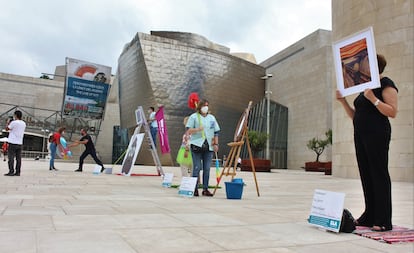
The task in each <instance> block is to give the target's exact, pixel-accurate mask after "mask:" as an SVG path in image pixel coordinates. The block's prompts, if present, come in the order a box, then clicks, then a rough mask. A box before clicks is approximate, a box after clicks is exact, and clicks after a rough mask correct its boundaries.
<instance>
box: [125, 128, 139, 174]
mask: <svg viewBox="0 0 414 253" xmlns="http://www.w3.org/2000/svg"><path fill="white" fill-rule="evenodd" d="M143 139H144V133H136V132H135V133H134V135H132V137H131V140H130V141H129V144H128V149H127V152H126V154H125V157H124V161H123V162H122V169H121V171H122V175H124V176H130V175H131V171H132V166H133V165H134V164H135V160H136V159H137V156H138V151H139V149H140V148H141V144H142V140H143Z"/></svg>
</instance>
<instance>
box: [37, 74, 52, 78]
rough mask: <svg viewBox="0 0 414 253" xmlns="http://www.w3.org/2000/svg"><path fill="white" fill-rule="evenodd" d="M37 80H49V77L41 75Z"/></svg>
mask: <svg viewBox="0 0 414 253" xmlns="http://www.w3.org/2000/svg"><path fill="white" fill-rule="evenodd" d="M39 78H41V79H50V77H49V76H48V75H45V74H43V75H41V76H40V77H39Z"/></svg>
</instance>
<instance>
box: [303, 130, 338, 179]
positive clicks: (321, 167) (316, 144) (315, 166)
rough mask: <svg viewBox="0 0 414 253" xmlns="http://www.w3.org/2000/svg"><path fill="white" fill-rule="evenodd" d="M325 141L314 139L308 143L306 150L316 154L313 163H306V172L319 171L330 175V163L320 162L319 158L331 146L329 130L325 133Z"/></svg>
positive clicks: (330, 132) (330, 131)
mask: <svg viewBox="0 0 414 253" xmlns="http://www.w3.org/2000/svg"><path fill="white" fill-rule="evenodd" d="M325 136H326V138H325V139H319V138H317V137H314V138H312V139H310V140H309V141H308V143H307V144H306V146H307V147H308V149H310V150H312V151H313V152H315V154H316V161H315V162H306V163H305V170H306V171H321V172H325V174H327V175H331V174H332V162H320V161H319V157H320V156H321V154H322V153H323V151H324V150H325V149H326V148H327V147H328V146H329V145H332V130H331V129H329V130H328V131H326V132H325Z"/></svg>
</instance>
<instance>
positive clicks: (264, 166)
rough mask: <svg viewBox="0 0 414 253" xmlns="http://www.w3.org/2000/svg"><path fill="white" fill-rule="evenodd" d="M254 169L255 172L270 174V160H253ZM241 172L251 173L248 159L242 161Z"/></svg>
mask: <svg viewBox="0 0 414 253" xmlns="http://www.w3.org/2000/svg"><path fill="white" fill-rule="evenodd" d="M253 164H254V169H255V171H256V172H270V171H271V163H270V160H266V159H258V158H253ZM241 170H242V171H252V166H251V163H250V159H243V160H242V162H241Z"/></svg>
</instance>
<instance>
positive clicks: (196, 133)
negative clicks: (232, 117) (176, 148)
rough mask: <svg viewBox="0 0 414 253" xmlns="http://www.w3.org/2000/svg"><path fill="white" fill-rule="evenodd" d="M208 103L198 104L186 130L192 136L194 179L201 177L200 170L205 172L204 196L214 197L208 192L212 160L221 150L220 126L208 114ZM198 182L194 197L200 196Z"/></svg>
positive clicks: (204, 101)
mask: <svg viewBox="0 0 414 253" xmlns="http://www.w3.org/2000/svg"><path fill="white" fill-rule="evenodd" d="M208 105H209V103H208V101H207V100H204V99H203V100H200V102H199V103H198V104H197V108H196V110H197V111H196V112H195V113H193V114H191V115H190V117H189V118H188V121H187V125H186V128H187V130H188V132H189V134H191V141H190V148H191V156H192V158H193V174H192V176H193V177H197V178H198V177H199V174H200V170H201V169H202V170H203V192H202V195H203V196H209V197H211V196H213V194H212V193H211V192H209V191H208V181H209V179H210V167H211V160H212V158H213V152H217V151H218V148H219V142H218V136H219V132H220V126H219V124H218V123H217V120H216V118H215V117H214V116H213V115H212V114H209V113H208ZM197 188H198V182H197V186H196V189H195V191H194V196H198V189H197Z"/></svg>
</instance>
